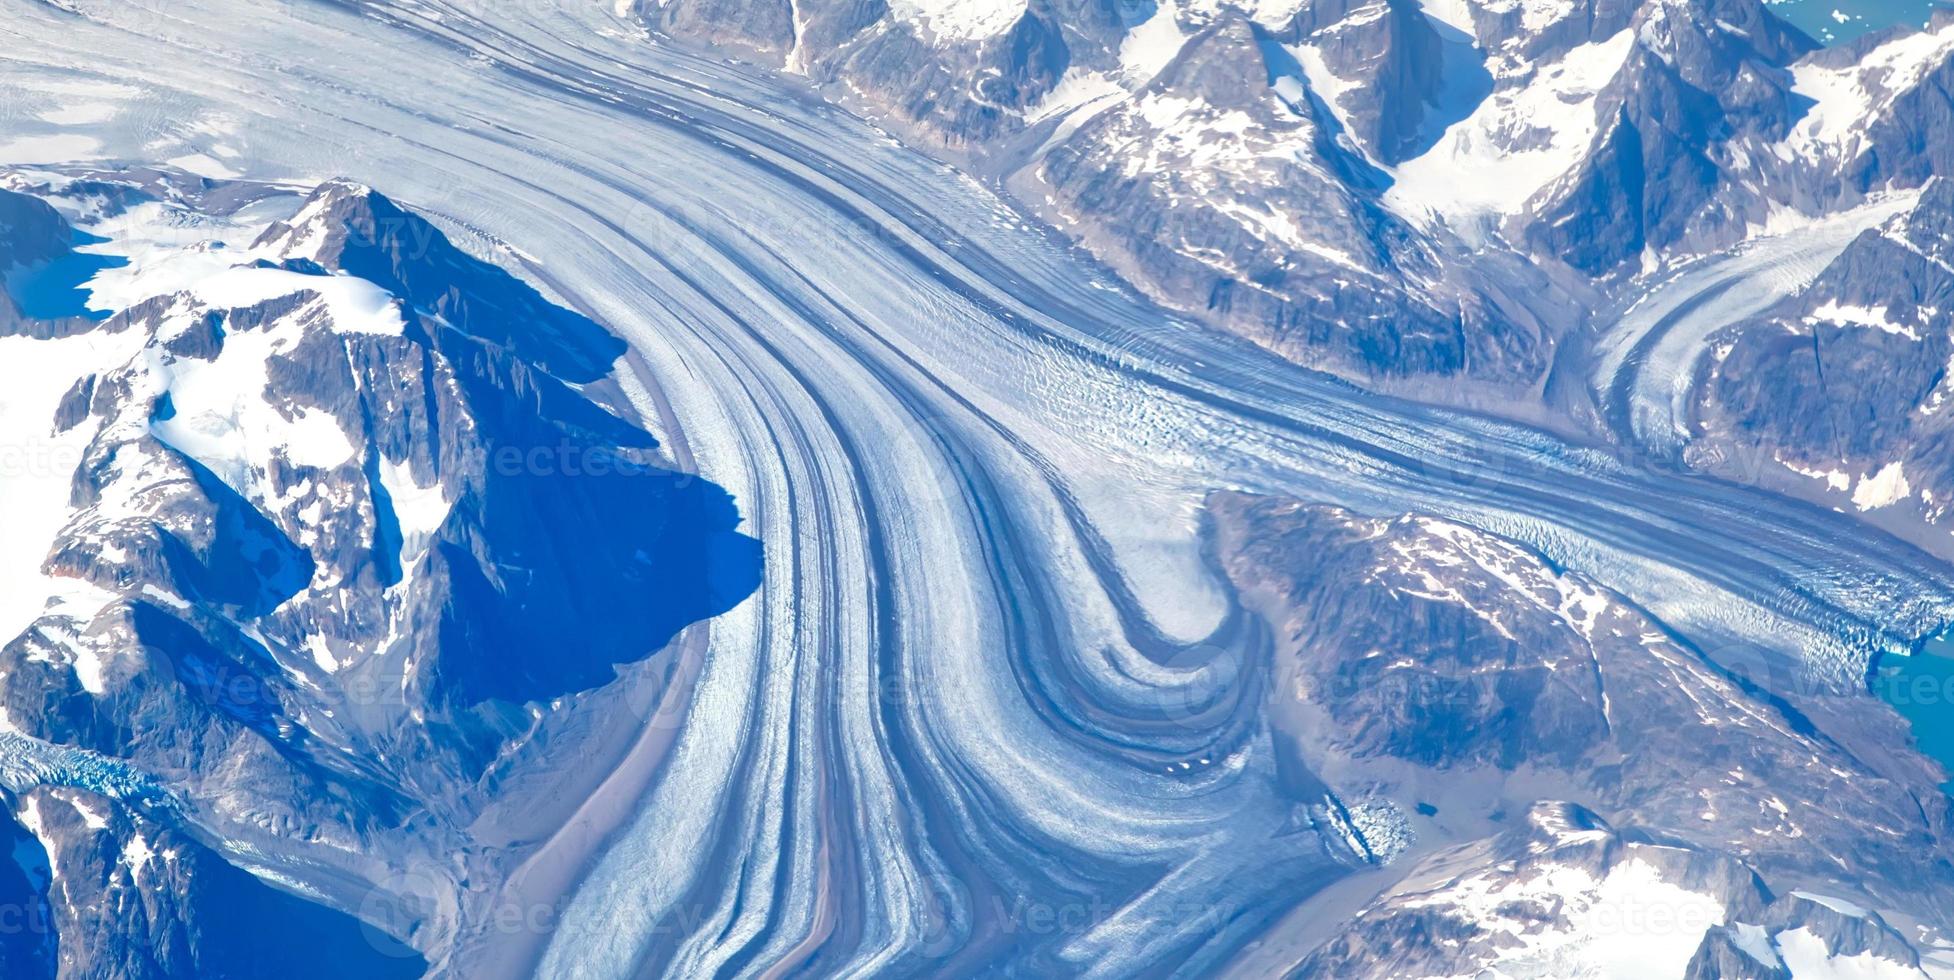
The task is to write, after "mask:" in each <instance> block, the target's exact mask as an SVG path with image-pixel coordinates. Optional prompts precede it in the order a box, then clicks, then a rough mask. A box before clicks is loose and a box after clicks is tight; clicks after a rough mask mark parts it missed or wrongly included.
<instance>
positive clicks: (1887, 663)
mask: <svg viewBox="0 0 1954 980" xmlns="http://www.w3.org/2000/svg"><path fill="white" fill-rule="evenodd" d="M1873 693H1875V694H1878V695H1879V696H1880V698H1881V699H1882V700H1884V701H1885V702H1886V703H1887V704H1890V705H1892V706H1893V707H1894V709H1895V710H1897V711H1899V713H1900V715H1901V716H1902V717H1904V718H1906V720H1907V723H1908V724H1909V725H1911V726H1912V727H1913V737H1914V738H1915V739H1916V740H1918V741H1919V743H1920V751H1922V752H1924V753H1926V754H1927V755H1928V756H1931V757H1932V758H1934V759H1936V760H1939V762H1940V764H1941V765H1942V766H1944V767H1946V769H1947V771H1948V772H1949V773H1950V774H1954V637H1947V636H1943V637H1940V638H1938V639H1933V640H1929V641H1927V643H1926V645H1925V646H1924V647H1923V648H1922V649H1921V651H1920V652H1919V653H1916V654H1914V655H1913V656H1911V657H1883V658H1881V659H1880V662H1879V674H1878V676H1876V677H1874V678H1873ZM1951 786H1954V780H1950V781H1949V782H1947V783H1942V784H1941V788H1942V789H1948V788H1950V787H1951Z"/></svg>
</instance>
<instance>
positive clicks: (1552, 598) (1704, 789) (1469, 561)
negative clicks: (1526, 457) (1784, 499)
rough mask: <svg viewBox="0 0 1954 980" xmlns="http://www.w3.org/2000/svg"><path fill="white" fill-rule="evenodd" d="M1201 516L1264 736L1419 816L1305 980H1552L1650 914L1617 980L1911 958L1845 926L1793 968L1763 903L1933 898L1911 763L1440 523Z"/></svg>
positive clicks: (1792, 921) (1236, 511)
mask: <svg viewBox="0 0 1954 980" xmlns="http://www.w3.org/2000/svg"><path fill="white" fill-rule="evenodd" d="M1211 509H1212V513H1213V514H1214V516H1215V521H1216V525H1215V526H1216V549H1217V554H1218V556H1219V558H1220V560H1221V561H1222V563H1223V566H1224V568H1226V569H1227V571H1228V573H1229V575H1230V576H1231V578H1232V579H1233V580H1234V582H1235V584H1236V586H1237V587H1238V588H1240V589H1242V590H1243V593H1244V595H1245V598H1247V599H1248V601H1249V603H1250V604H1251V606H1252V607H1253V608H1256V609H1258V610H1260V611H1261V612H1262V613H1263V614H1264V615H1265V616H1267V617H1268V618H1269V619H1270V621H1271V623H1272V625H1273V627H1274V629H1275V633H1276V640H1277V649H1276V656H1277V658H1278V666H1277V672H1276V676H1277V678H1278V680H1279V684H1278V688H1277V692H1276V694H1275V695H1274V696H1275V697H1276V699H1277V711H1276V714H1275V717H1276V718H1277V719H1278V725H1279V726H1280V727H1281V728H1283V729H1284V734H1285V737H1286V738H1287V739H1288V740H1289V742H1290V744H1292V745H1293V746H1294V749H1295V751H1296V752H1297V753H1298V754H1299V756H1300V757H1301V761H1302V762H1303V764H1305V765H1306V766H1308V767H1309V769H1310V770H1311V771H1314V772H1317V773H1320V774H1321V775H1322V777H1323V779H1324V780H1325V781H1326V782H1327V783H1328V784H1330V785H1331V786H1332V787H1333V788H1335V789H1336V790H1337V791H1339V792H1343V793H1350V794H1353V795H1365V794H1368V795H1370V796H1373V797H1378V798H1383V799H1389V800H1392V801H1394V802H1396V803H1397V804H1398V805H1399V806H1400V807H1401V808H1402V809H1404V810H1405V811H1407V812H1411V811H1414V810H1415V811H1416V812H1417V813H1418V816H1417V817H1415V818H1413V819H1412V821H1411V829H1412V831H1413V832H1414V833H1415V834H1416V835H1417V837H1418V839H1419V840H1420V841H1421V842H1422V853H1421V854H1419V856H1418V857H1417V858H1416V859H1415V860H1414V863H1413V864H1412V866H1411V867H1410V868H1409V869H1408V870H1407V871H1406V872H1405V875H1404V877H1403V878H1402V879H1401V880H1400V881H1399V882H1398V884H1396V885H1394V886H1392V887H1391V888H1389V889H1387V890H1386V892H1385V893H1384V894H1383V895H1381V896H1379V898H1377V899H1376V900H1374V901H1373V902H1371V903H1370V905H1369V906H1368V907H1367V908H1365V909H1363V910H1362V911H1361V913H1360V914H1357V915H1356V917H1355V919H1354V921H1353V922H1352V923H1351V925H1350V926H1349V927H1348V928H1347V929H1346V930H1343V931H1342V932H1341V933H1339V934H1338V935H1336V936H1335V937H1333V938H1331V939H1330V940H1328V941H1327V942H1326V943H1325V944H1324V945H1323V946H1322V947H1321V948H1319V949H1318V950H1317V952H1316V953H1315V954H1314V955H1313V957H1312V959H1311V960H1309V961H1308V963H1307V964H1306V967H1305V969H1304V970H1303V973H1304V975H1323V976H1330V975H1346V974H1350V973H1352V972H1360V973H1365V974H1370V973H1373V972H1382V973H1385V974H1389V975H1443V976H1453V975H1472V974H1473V973H1475V972H1476V971H1477V970H1479V969H1482V968H1488V967H1494V968H1498V969H1501V970H1503V971H1505V972H1507V973H1509V974H1512V975H1522V974H1524V973H1527V972H1536V973H1538V972H1540V971H1544V973H1542V974H1541V975H1556V976H1558V975H1577V974H1579V973H1580V971H1581V970H1582V969H1585V968H1588V967H1589V966H1592V965H1593V964H1595V963H1602V962H1609V963H1616V964H1617V965H1619V963H1620V961H1621V957H1622V956H1625V955H1630V954H1631V953H1632V952H1633V950H1630V949H1628V948H1627V947H1620V948H1618V947H1617V946H1615V945H1612V944H1615V943H1619V942H1622V941H1624V939H1623V936H1622V935H1620V932H1621V929H1622V928H1630V927H1629V926H1628V925H1627V924H1621V928H1616V927H1615V926H1612V925H1609V923H1610V922H1618V920H1611V919H1609V917H1611V916H1619V915H1625V914H1627V912H1626V911H1625V910H1626V909H1633V908H1638V907H1639V908H1641V909H1642V911H1643V912H1646V910H1647V907H1648V906H1649V905H1650V903H1655V904H1656V905H1659V906H1660V907H1661V908H1662V909H1663V910H1665V914H1669V915H1684V916H1693V917H1694V918H1691V919H1689V920H1688V921H1687V922H1686V923H1683V924H1680V925H1679V924H1676V922H1669V923H1665V924H1663V925H1662V926H1661V928H1662V936H1661V937H1660V938H1661V939H1662V940H1663V943H1664V945H1662V947H1661V949H1660V950H1649V951H1647V952H1648V953H1649V955H1653V956H1657V957H1658V958H1659V959H1661V964H1660V969H1656V968H1654V967H1651V969H1652V970H1654V972H1650V973H1647V974H1643V975H1678V974H1680V973H1682V972H1683V970H1684V968H1685V966H1686V965H1687V964H1690V963H1692V962H1694V961H1697V960H1702V961H1703V964H1704V965H1701V966H1698V967H1692V968H1694V969H1702V970H1707V969H1712V968H1713V967H1714V966H1715V965H1716V963H1717V961H1718V958H1719V957H1727V956H1728V954H1730V953H1731V952H1732V950H1733V948H1734V950H1735V951H1737V952H1742V953H1744V954H1745V955H1746V956H1747V957H1749V958H1751V959H1755V960H1757V962H1758V969H1759V971H1760V973H1759V975H1764V976H1769V975H1772V974H1771V973H1770V970H1771V969H1773V968H1774V967H1773V964H1774V963H1776V962H1777V960H1774V959H1772V957H1774V956H1779V955H1780V953H1779V952H1771V953H1769V954H1768V955H1766V954H1765V953H1764V952H1762V951H1766V950H1777V949H1778V946H1774V945H1772V944H1773V943H1779V944H1788V945H1784V946H1783V949H1782V951H1781V953H1782V956H1786V957H1791V958H1793V959H1795V958H1796V957H1798V956H1804V955H1811V956H1817V957H1818V958H1819V960H1821V961H1822V960H1824V959H1826V958H1828V957H1852V956H1856V955H1860V954H1862V953H1867V952H1868V951H1871V952H1870V955H1873V956H1877V957H1880V958H1882V959H1884V960H1888V961H1891V962H1892V963H1895V964H1900V965H1910V964H1912V963H1913V962H1914V960H1913V958H1912V957H1913V954H1912V953H1911V947H1910V946H1906V947H1905V949H1904V950H1902V949H1901V948H1900V947H1894V946H1881V945H1879V943H1880V942H1882V941H1884V940H1883V938H1882V937H1886V936H1888V935H1890V934H1892V933H1891V930H1888V929H1885V928H1884V926H1883V925H1882V924H1880V923H1879V922H1878V920H1877V918H1876V917H1875V916H1872V915H1871V914H1870V913H1862V914H1861V915H1859V916H1857V917H1849V918H1852V921H1851V922H1849V923H1846V922H1837V921H1826V922H1816V921H1814V922H1813V925H1812V929H1811V931H1810V934H1811V935H1812V936H1815V937H1818V938H1817V939H1815V940H1814V942H1816V943H1817V945H1815V946H1812V947H1811V948H1809V949H1807V948H1805V947H1803V946H1800V945H1799V944H1800V943H1803V942H1805V939H1804V938H1803V937H1802V936H1799V935H1790V938H1789V939H1786V938H1785V936H1786V935H1787V934H1793V933H1796V932H1797V930H1799V929H1800V928H1801V926H1800V924H1799V923H1801V922H1805V921H1807V920H1808V917H1809V916H1814V915H1818V913H1816V912H1811V911H1809V910H1804V909H1805V906H1804V905H1803V904H1799V901H1800V900H1795V899H1794V898H1788V897H1787V896H1788V895H1789V893H1790V891H1791V890H1792V889H1793V888H1798V887H1812V888H1816V889H1819V890H1820V891H1824V890H1826V889H1841V890H1843V891H1844V893H1849V894H1859V895H1866V896H1869V897H1871V898H1873V899H1874V900H1875V902H1876V903H1877V904H1879V905H1880V906H1881V907H1886V908H1894V909H1905V910H1922V909H1938V908H1941V907H1943V906H1944V904H1945V903H1946V902H1947V901H1948V899H1949V898H1950V897H1954V895H1951V894H1950V893H1949V890H1948V885H1947V882H1948V880H1949V877H1948V873H1949V871H1950V869H1954V852H1950V850H1949V849H1948V847H1947V846H1946V844H1945V841H1946V840H1947V834H1948V830H1949V822H1948V821H1949V816H1950V813H1949V804H1948V801H1947V799H1946V798H1945V797H1944V796H1942V795H1941V794H1939V793H1938V792H1937V791H1936V789H1935V788H1934V786H1933V777H1932V776H1931V775H1930V773H1931V769H1930V767H1928V766H1926V765H1925V764H1924V763H1922V762H1921V761H1919V760H1917V759H1915V760H1912V761H1908V760H1907V759H1906V758H1904V757H1903V756H1904V753H1905V750H1903V749H1895V750H1892V754H1891V755H1879V756H1877V757H1870V756H1866V755H1864V754H1862V750H1860V749H1857V748H1855V749H1847V748H1846V747H1845V746H1846V745H1848V744H1850V745H1855V746H1857V745H1862V744H1865V742H1866V740H1863V739H1857V738H1853V737H1848V738H1843V739H1839V738H1834V737H1833V736H1832V735H1830V734H1828V733H1827V731H1825V730H1823V729H1821V728H1820V727H1819V726H1818V725H1817V724H1816V723H1815V722H1814V721H1813V720H1812V719H1811V718H1809V717H1807V716H1806V715H1804V714H1802V713H1800V711H1799V710H1798V709H1797V708H1796V707H1794V706H1792V705H1789V704H1786V703H1784V702H1781V701H1777V700H1775V699H1773V698H1771V697H1770V696H1768V695H1763V694H1760V693H1755V692H1753V691H1752V690H1750V689H1748V688H1746V687H1744V686H1742V685H1741V684H1739V683H1738V682H1736V681H1734V680H1732V679H1731V678H1729V677H1728V676H1726V675H1725V674H1723V673H1722V672H1720V671H1719V670H1718V669H1716V668H1714V667H1712V666H1711V665H1710V664H1709V663H1708V662H1707V661H1705V660H1704V659H1702V657H1701V656H1700V655H1699V654H1698V653H1697V652H1696V651H1694V650H1692V649H1690V648H1689V647H1688V646H1686V645H1684V644H1682V643H1681V642H1679V641H1678V640H1676V639H1675V638H1673V637H1672V636H1671V634H1670V633H1669V632H1668V631H1667V630H1666V629H1665V628H1664V627H1663V626H1662V625H1661V624H1660V623H1659V622H1657V621H1656V620H1654V619H1653V618H1652V617H1650V616H1649V614H1647V613H1646V612H1644V611H1642V610H1640V609H1638V608H1636V607H1635V606H1633V605H1632V604H1630V603H1628V602H1627V601H1626V600H1625V599H1623V598H1622V597H1621V596H1620V595H1618V594H1615V593H1612V592H1610V591H1608V590H1606V589H1603V588H1601V587H1598V586H1596V585H1595V584H1594V583H1592V582H1589V581H1586V580H1584V579H1582V578H1581V577H1579V576H1575V575H1571V574H1566V573H1561V572H1558V571H1556V570H1554V569H1553V568H1551V567H1549V566H1548V565H1547V564H1546V563H1545V562H1544V561H1543V560H1542V559H1541V558H1540V557H1539V556H1538V555H1535V554H1532V553H1530V552H1528V551H1526V550H1525V549H1522V548H1520V547H1517V546H1515V545H1513V544H1511V543H1508V542H1505V541H1503V540H1501V539H1498V538H1495V537H1492V536H1490V535H1486V534H1484V533H1481V532H1477V531H1473V530H1469V529H1467V528H1464V527H1462V526H1459V525H1456V524H1451V523H1449V522H1445V521H1440V520H1435V519H1430V518H1419V517H1404V518H1396V519H1369V518H1360V517H1356V516H1353V515H1351V514H1349V513H1347V512H1343V511H1340V510H1336V509H1334V508H1327V507H1315V506H1309V505H1305V504H1301V503H1297V502H1293V501H1282V500H1274V499H1269V498H1259V497H1246V496H1238V495H1227V494H1224V495H1218V496H1216V497H1214V498H1211ZM1854 707H1855V710H1856V711H1859V710H1862V711H1864V712H1868V713H1870V712H1881V711H1884V710H1886V709H1884V707H1883V706H1882V705H1880V704H1879V703H1878V702H1877V701H1875V700H1874V699H1872V698H1871V697H1870V696H1867V697H1866V699H1865V704H1863V705H1856V706H1854ZM1835 721H1838V719H1836V718H1831V717H1828V719H1827V723H1828V724H1831V723H1833V722H1835ZM1843 723H1848V724H1849V723H1850V719H1849V718H1848V719H1847V720H1846V721H1845V722H1843ZM1868 751H1874V752H1884V751H1885V750H1884V749H1880V748H1877V747H1875V748H1874V749H1871V750H1868ZM1618 828H1619V829H1618ZM1821 885H1823V887H1821ZM1637 903H1641V904H1640V906H1638V905H1637ZM1805 904H1809V903H1805ZM1846 907H1848V908H1850V907H1851V906H1850V904H1849V903H1848V904H1847V905H1846ZM1788 908H1789V909H1794V910H1804V911H1797V912H1796V914H1795V915H1794V914H1793V913H1790V912H1786V911H1785V909H1788ZM1353 911H1354V910H1353ZM1740 923H1741V924H1744V925H1743V926H1742V927H1740V926H1739V925H1738V924H1740ZM1724 927H1727V928H1726V929H1725V932H1724V933H1715V932H1713V931H1712V930H1713V929H1714V928H1724ZM1733 930H1734V931H1733ZM1631 931H1632V929H1631ZM1753 940H1756V942H1753ZM1628 942H1629V944H1630V945H1631V946H1632V945H1633V940H1628ZM1760 943H1761V945H1760ZM1901 946H1905V943H1904V942H1903V943H1902V944H1901ZM1699 947H1700V948H1699ZM1502 964H1503V965H1502ZM1360 966H1361V969H1360ZM1737 975H1743V974H1741V973H1740V974H1737Z"/></svg>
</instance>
